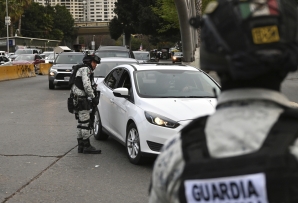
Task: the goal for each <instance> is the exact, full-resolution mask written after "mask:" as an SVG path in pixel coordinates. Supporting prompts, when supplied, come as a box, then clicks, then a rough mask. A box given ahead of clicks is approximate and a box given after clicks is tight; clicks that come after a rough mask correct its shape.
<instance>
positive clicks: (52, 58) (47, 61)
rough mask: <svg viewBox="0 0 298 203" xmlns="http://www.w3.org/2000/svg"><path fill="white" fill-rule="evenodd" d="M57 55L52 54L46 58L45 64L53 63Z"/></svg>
mask: <svg viewBox="0 0 298 203" xmlns="http://www.w3.org/2000/svg"><path fill="white" fill-rule="evenodd" d="M55 56H57V54H54V53H51V54H49V55H48V56H47V57H46V58H45V63H53V62H54V60H55Z"/></svg>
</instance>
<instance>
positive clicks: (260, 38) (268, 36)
mask: <svg viewBox="0 0 298 203" xmlns="http://www.w3.org/2000/svg"><path fill="white" fill-rule="evenodd" d="M252 38H253V41H254V43H255V44H268V43H272V42H279V40H280V37H279V32H278V27H277V26H276V25H273V26H265V27H257V28H253V29H252Z"/></svg>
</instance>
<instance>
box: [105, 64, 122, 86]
mask: <svg viewBox="0 0 298 203" xmlns="http://www.w3.org/2000/svg"><path fill="white" fill-rule="evenodd" d="M122 71H123V70H122V68H117V69H115V70H113V71H112V72H110V74H109V75H108V76H107V77H106V78H105V80H104V82H105V84H106V85H107V86H108V87H109V88H111V89H114V88H115V87H116V83H117V81H118V80H119V77H120V76H121V73H122Z"/></svg>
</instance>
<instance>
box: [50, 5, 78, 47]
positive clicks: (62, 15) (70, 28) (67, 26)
mask: <svg viewBox="0 0 298 203" xmlns="http://www.w3.org/2000/svg"><path fill="white" fill-rule="evenodd" d="M53 21H54V22H53V24H54V27H55V29H57V30H60V31H61V33H63V37H62V38H56V39H61V40H62V43H63V44H64V45H66V44H67V43H68V42H71V43H72V42H73V41H74V40H75V39H76V37H77V32H76V30H75V29H74V19H73V17H72V15H71V13H70V12H69V10H68V9H67V8H66V7H65V6H60V5H56V6H55V7H54V14H53ZM56 37H59V36H56Z"/></svg>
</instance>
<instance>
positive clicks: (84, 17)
mask: <svg viewBox="0 0 298 203" xmlns="http://www.w3.org/2000/svg"><path fill="white" fill-rule="evenodd" d="M85 4H86V1H83V15H84V16H83V19H84V22H85V21H86V14H85Z"/></svg>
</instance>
